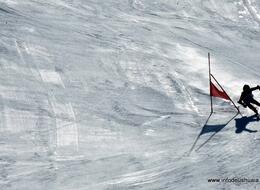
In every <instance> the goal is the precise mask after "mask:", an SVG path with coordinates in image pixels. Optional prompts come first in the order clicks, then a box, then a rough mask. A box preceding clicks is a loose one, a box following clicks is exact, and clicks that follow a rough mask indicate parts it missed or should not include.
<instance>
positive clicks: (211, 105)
mask: <svg viewBox="0 0 260 190" xmlns="http://www.w3.org/2000/svg"><path fill="white" fill-rule="evenodd" d="M208 62H209V96H210V113H213V103H212V96H211V68H210V53H208Z"/></svg>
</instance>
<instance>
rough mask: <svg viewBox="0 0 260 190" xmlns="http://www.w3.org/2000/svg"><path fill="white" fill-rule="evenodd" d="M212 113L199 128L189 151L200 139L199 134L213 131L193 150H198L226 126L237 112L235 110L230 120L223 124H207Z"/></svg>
mask: <svg viewBox="0 0 260 190" xmlns="http://www.w3.org/2000/svg"><path fill="white" fill-rule="evenodd" d="M212 114H213V113H211V114H210V115H209V116H208V118H207V120H206V122H205V124H204V125H203V128H202V129H201V132H200V133H199V135H198V136H197V138H196V140H195V142H194V143H193V145H192V147H191V149H190V151H189V153H191V152H192V151H193V150H194V148H195V146H196V144H197V142H198V140H199V139H200V137H201V135H203V134H206V133H213V134H212V135H211V136H210V137H209V138H208V139H207V140H206V141H205V142H204V143H202V144H201V145H200V146H199V147H198V148H197V149H196V150H195V151H198V150H199V149H201V148H202V147H203V146H204V145H205V144H207V143H208V142H209V141H210V140H211V139H212V138H213V137H214V136H215V135H216V134H217V133H218V132H220V131H221V130H222V129H223V128H224V127H226V126H227V125H228V124H229V123H230V122H231V121H232V120H233V119H234V118H235V117H236V116H237V115H238V114H239V113H238V112H237V113H236V115H234V116H233V117H232V118H231V119H230V120H228V121H227V122H226V123H224V124H219V125H208V122H209V120H210V118H211V116H212Z"/></svg>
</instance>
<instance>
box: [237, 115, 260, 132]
mask: <svg viewBox="0 0 260 190" xmlns="http://www.w3.org/2000/svg"><path fill="white" fill-rule="evenodd" d="M235 121H236V133H242V132H243V131H246V132H249V133H256V132H257V130H251V129H247V128H246V126H247V125H248V124H249V123H251V122H255V121H258V120H257V117H256V115H252V116H250V117H246V116H244V117H241V118H237V119H235Z"/></svg>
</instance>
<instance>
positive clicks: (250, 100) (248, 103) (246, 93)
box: [238, 84, 260, 119]
mask: <svg viewBox="0 0 260 190" xmlns="http://www.w3.org/2000/svg"><path fill="white" fill-rule="evenodd" d="M257 89H258V90H260V86H259V85H257V86H256V87H253V88H250V86H249V85H247V84H245V85H244V87H243V92H242V93H241V96H240V99H239V101H238V103H239V104H241V105H243V106H244V107H245V108H246V107H249V108H250V109H251V110H253V111H254V112H255V114H256V116H257V118H258V119H259V114H258V111H257V109H256V108H255V107H254V106H253V105H252V104H255V105H257V106H260V103H259V102H258V101H256V100H255V99H254V96H253V93H252V92H253V91H254V90H257Z"/></svg>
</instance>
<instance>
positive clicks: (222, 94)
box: [210, 81, 230, 100]
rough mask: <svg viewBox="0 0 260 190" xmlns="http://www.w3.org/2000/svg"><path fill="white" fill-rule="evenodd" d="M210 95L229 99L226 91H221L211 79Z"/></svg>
mask: <svg viewBox="0 0 260 190" xmlns="http://www.w3.org/2000/svg"><path fill="white" fill-rule="evenodd" d="M210 96H214V97H219V98H223V99H226V100H230V98H229V96H228V95H227V93H226V92H225V91H222V90H221V89H218V88H217V87H216V86H215V85H214V84H213V83H212V82H211V81H210Z"/></svg>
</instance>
